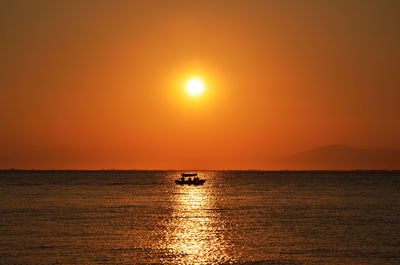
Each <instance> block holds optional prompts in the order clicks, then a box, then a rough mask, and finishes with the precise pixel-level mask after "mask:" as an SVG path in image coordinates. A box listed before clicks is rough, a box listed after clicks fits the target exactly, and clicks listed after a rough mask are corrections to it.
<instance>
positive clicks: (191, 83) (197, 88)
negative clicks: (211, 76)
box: [186, 78, 204, 96]
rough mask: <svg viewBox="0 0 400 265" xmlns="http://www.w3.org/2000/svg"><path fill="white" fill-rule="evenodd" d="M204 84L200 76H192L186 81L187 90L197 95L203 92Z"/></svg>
mask: <svg viewBox="0 0 400 265" xmlns="http://www.w3.org/2000/svg"><path fill="white" fill-rule="evenodd" d="M203 88H204V84H203V81H201V80H200V79H198V78H191V79H189V80H188V81H187V82H186V91H187V92H188V93H189V94H190V95H192V96H197V95H200V94H201V93H202V92H203Z"/></svg>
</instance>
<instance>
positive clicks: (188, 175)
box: [182, 173, 197, 177]
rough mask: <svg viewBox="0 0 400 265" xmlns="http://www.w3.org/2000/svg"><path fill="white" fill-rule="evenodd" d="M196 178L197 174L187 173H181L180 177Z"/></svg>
mask: <svg viewBox="0 0 400 265" xmlns="http://www.w3.org/2000/svg"><path fill="white" fill-rule="evenodd" d="M194 176H197V173H193V174H187V173H183V174H182V177H194Z"/></svg>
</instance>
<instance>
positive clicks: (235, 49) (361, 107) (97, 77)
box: [0, 1, 400, 169]
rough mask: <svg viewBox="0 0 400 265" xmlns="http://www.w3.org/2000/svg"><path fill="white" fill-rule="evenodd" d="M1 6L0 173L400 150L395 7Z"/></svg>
mask: <svg viewBox="0 0 400 265" xmlns="http://www.w3.org/2000/svg"><path fill="white" fill-rule="evenodd" d="M81 2H82V3H81ZM1 5H2V7H1V9H0V27H1V32H2V36H1V40H2V41H1V42H0V56H1V60H0V122H1V123H0V124H1V129H0V152H1V153H0V168H11V167H14V168H28V169H30V168H37V169H100V168H120V169H155V168H156V169H174V168H182V169H185V168H205V169H208V168H212V169H221V168H224V169H228V168H230V169H238V168H240V169H249V168H257V169H262V168H264V166H263V165H265V161H267V160H268V159H269V158H271V157H276V156H281V155H285V154H291V153H294V152H298V151H303V150H306V149H309V148H314V147H316V146H322V145H327V144H339V143H340V144H346V145H351V146H356V147H363V148H370V147H390V148H400V137H399V135H400V104H399V100H400V74H399V69H400V50H399V47H400V34H399V32H400V2H399V1H332V3H328V1H79V3H78V2H76V1H63V2H61V1H26V2H24V1H5V2H3V3H2V4H1ZM194 75H195V76H199V77H201V78H202V79H203V81H204V82H205V84H206V90H205V93H203V94H202V95H201V96H199V97H196V98H193V97H190V96H189V95H187V94H186V92H185V91H184V87H183V84H184V82H185V80H186V79H187V78H189V77H191V76H194Z"/></svg>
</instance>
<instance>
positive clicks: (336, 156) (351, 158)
mask: <svg viewBox="0 0 400 265" xmlns="http://www.w3.org/2000/svg"><path fill="white" fill-rule="evenodd" d="M272 166H273V167H276V168H277V169H290V170H357V169H360V170H395V169H400V149H384V148H380V149H359V148H354V147H350V146H346V145H328V146H322V147H318V148H315V149H311V150H308V151H305V152H301V153H296V154H293V155H290V156H287V157H283V158H279V159H275V160H274V161H273V162H272Z"/></svg>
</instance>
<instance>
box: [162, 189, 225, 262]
mask: <svg viewBox="0 0 400 265" xmlns="http://www.w3.org/2000/svg"><path fill="white" fill-rule="evenodd" d="M215 199H216V197H215V194H214V193H212V190H211V188H210V186H208V185H204V186H197V187H196V186H180V185H176V187H175V192H174V195H173V198H172V204H173V210H172V213H171V218H170V221H169V223H168V225H167V228H166V242H167V248H168V251H169V252H170V254H171V257H172V259H173V263H174V264H215V263H224V262H227V261H229V260H230V257H229V256H228V255H227V253H226V247H227V243H226V242H225V241H224V238H223V237H224V235H223V231H224V222H223V221H222V220H221V218H220V216H219V214H218V212H217V211H216V206H215Z"/></svg>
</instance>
